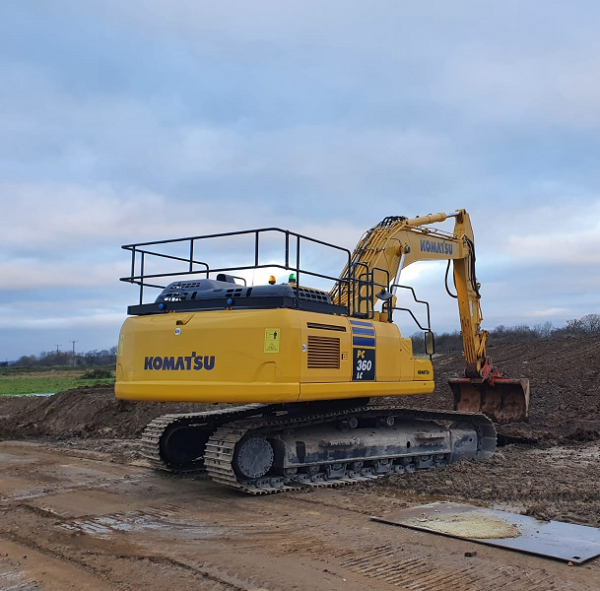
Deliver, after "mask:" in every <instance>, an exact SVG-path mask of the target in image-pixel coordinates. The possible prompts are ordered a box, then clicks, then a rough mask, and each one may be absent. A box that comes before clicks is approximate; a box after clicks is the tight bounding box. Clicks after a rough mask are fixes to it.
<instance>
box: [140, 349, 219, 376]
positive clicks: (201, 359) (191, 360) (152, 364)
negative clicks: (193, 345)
mask: <svg viewBox="0 0 600 591" xmlns="http://www.w3.org/2000/svg"><path fill="white" fill-rule="evenodd" d="M214 366H215V357H214V355H212V356H210V357H208V356H207V355H204V356H203V355H196V351H193V352H192V354H191V355H190V356H189V357H146V359H145V360H144V369H161V370H173V371H180V370H183V371H185V370H187V369H194V370H196V371H198V370H200V369H208V370H210V369H213V367H214Z"/></svg>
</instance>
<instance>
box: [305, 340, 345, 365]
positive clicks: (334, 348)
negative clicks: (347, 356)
mask: <svg viewBox="0 0 600 591" xmlns="http://www.w3.org/2000/svg"><path fill="white" fill-rule="evenodd" d="M308 368H309V369H340V339H332V338H331V337H315V336H309V337H308Z"/></svg>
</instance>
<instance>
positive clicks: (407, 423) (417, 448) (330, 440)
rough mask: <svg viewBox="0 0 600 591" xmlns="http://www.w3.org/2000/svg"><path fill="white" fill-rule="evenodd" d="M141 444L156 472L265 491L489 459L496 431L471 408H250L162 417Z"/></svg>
mask: <svg viewBox="0 0 600 591" xmlns="http://www.w3.org/2000/svg"><path fill="white" fill-rule="evenodd" d="M345 402H346V403H349V402H350V403H351V402H353V401H345ZM354 402H356V401H354ZM143 443H144V452H143V453H144V456H145V457H146V458H147V459H148V460H149V461H150V463H151V464H152V466H153V467H154V468H157V469H161V470H166V471H169V472H174V473H180V474H200V473H203V472H207V473H208V475H209V477H210V478H211V479H212V480H214V481H215V482H218V483H220V484H223V485H225V486H228V487H230V488H234V489H237V490H240V491H243V492H245V493H248V494H252V495H264V494H269V493H275V492H283V491H290V490H299V489H303V488H306V487H325V486H343V485H348V484H353V483H357V482H362V481H365V480H371V479H376V478H381V477H384V476H387V475H389V474H403V473H406V472H414V471H416V470H426V469H430V468H434V467H439V466H443V465H446V464H448V463H452V462H456V461H460V460H463V459H476V460H483V459H487V458H489V457H491V456H492V454H493V453H494V451H495V448H496V432H495V429H494V426H493V424H492V422H491V420H490V419H488V418H487V417H485V416H484V415H482V414H477V413H462V412H427V411H417V410H406V409H399V408H396V407H394V406H391V405H388V406H364V405H361V404H355V405H348V404H342V405H339V406H337V407H336V408H334V409H332V408H331V406H329V407H328V408H323V407H322V406H319V405H315V406H311V405H306V406H300V405H294V404H292V405H286V406H284V405H261V404H251V405H246V406H239V407H228V408H223V409H219V410H214V411H209V412H203V413H190V414H181V415H179V414H174V415H164V416H162V417H159V418H157V419H155V420H154V421H152V422H151V423H150V424H149V425H148V427H147V428H146V430H145V432H144V435H143Z"/></svg>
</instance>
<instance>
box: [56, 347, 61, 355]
mask: <svg viewBox="0 0 600 591" xmlns="http://www.w3.org/2000/svg"><path fill="white" fill-rule="evenodd" d="M59 347H62V345H56V354H57V355H58V348H59Z"/></svg>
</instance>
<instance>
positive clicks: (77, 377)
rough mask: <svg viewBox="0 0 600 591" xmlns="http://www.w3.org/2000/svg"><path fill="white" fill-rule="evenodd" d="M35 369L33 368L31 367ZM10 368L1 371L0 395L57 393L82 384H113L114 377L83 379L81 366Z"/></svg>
mask: <svg viewBox="0 0 600 591" xmlns="http://www.w3.org/2000/svg"><path fill="white" fill-rule="evenodd" d="M31 369H33V368H31ZM31 369H30V368H26V369H25V368H23V369H21V370H20V371H16V370H17V368H10V370H11V371H2V372H0V396H19V395H20V396H23V395H27V394H49V393H52V394H56V393H57V392H64V391H65V390H72V389H73V388H80V387H82V386H96V385H99V384H101V385H103V386H111V385H113V384H114V383H115V380H114V378H104V379H82V377H81V376H82V375H83V373H84V371H85V370H83V369H80V368H60V369H49V368H44V371H40V369H41V368H35V370H34V371H31Z"/></svg>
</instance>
